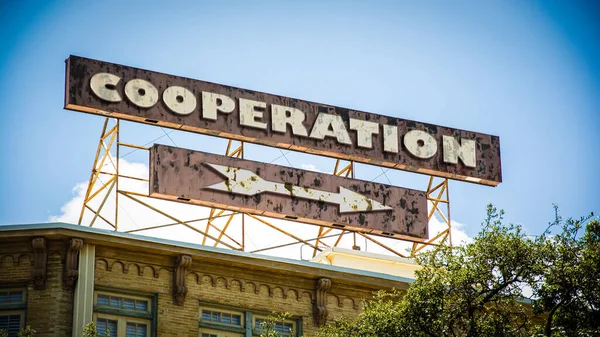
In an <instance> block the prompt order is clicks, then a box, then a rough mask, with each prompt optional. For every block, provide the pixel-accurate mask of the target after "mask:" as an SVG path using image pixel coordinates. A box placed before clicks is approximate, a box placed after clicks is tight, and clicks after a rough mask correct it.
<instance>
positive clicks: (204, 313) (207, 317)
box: [202, 310, 210, 321]
mask: <svg viewBox="0 0 600 337" xmlns="http://www.w3.org/2000/svg"><path fill="white" fill-rule="evenodd" d="M202 320H203V321H210V311H208V310H202Z"/></svg>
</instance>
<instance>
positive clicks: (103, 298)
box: [98, 295, 108, 305]
mask: <svg viewBox="0 0 600 337" xmlns="http://www.w3.org/2000/svg"><path fill="white" fill-rule="evenodd" d="M98 305H108V296H107V295H98Z"/></svg>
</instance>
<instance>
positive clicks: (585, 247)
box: [318, 205, 600, 337]
mask: <svg viewBox="0 0 600 337" xmlns="http://www.w3.org/2000/svg"><path fill="white" fill-rule="evenodd" d="M503 215H504V213H503V211H499V210H497V209H496V208H495V207H493V206H492V205H490V206H488V209H487V216H486V218H485V220H484V222H483V223H482V228H481V231H480V232H479V233H478V235H477V236H476V237H475V238H474V241H473V242H472V243H470V244H466V245H464V246H455V247H453V248H447V247H441V248H439V249H437V250H433V251H430V252H426V253H424V254H422V255H420V256H419V257H417V261H418V262H419V264H421V265H422V269H420V270H418V271H417V272H416V273H415V276H416V279H415V281H414V283H413V284H411V286H410V288H409V289H408V291H406V292H400V291H397V290H394V291H391V292H379V293H377V294H376V295H375V297H374V298H373V299H372V300H370V301H368V302H367V303H365V310H364V311H363V312H362V313H361V314H360V315H359V317H358V318H357V319H354V320H346V319H339V320H336V321H335V322H333V323H332V324H329V325H328V326H326V327H324V328H323V329H321V331H320V332H319V333H318V336H320V337H342V336H344V337H392V336H393V337H396V336H531V335H538V336H563V335H564V336H591V335H599V334H600V328H599V324H600V316H599V312H600V281H599V280H600V246H599V242H600V223H599V222H598V221H597V220H593V221H589V222H588V220H589V218H582V219H580V220H577V221H574V220H572V219H568V220H566V221H564V220H563V219H562V218H560V217H559V216H558V213H557V217H556V220H555V221H554V222H553V223H552V225H551V226H550V228H549V230H548V231H546V233H544V234H543V235H541V236H539V237H530V236H527V235H525V233H523V231H522V228H521V227H520V226H518V225H512V224H508V225H506V224H504V222H503ZM585 223H587V229H586V231H585V234H584V235H583V236H579V235H578V233H579V230H580V229H581V227H582V226H583V225H584V224H585ZM557 227H558V228H560V229H561V231H560V233H558V234H556V235H551V229H555V228H557Z"/></svg>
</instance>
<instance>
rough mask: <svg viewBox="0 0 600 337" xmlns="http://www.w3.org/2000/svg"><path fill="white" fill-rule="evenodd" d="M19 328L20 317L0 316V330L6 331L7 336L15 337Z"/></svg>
mask: <svg viewBox="0 0 600 337" xmlns="http://www.w3.org/2000/svg"><path fill="white" fill-rule="evenodd" d="M20 328H21V315H6V316H0V330H6V331H8V336H10V337H16V336H17V333H19V330H20Z"/></svg>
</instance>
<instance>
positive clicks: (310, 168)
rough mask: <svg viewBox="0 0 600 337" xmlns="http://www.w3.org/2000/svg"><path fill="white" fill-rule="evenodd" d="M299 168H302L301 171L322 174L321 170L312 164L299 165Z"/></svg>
mask: <svg viewBox="0 0 600 337" xmlns="http://www.w3.org/2000/svg"><path fill="white" fill-rule="evenodd" d="M300 168H302V169H303V170H307V171H313V172H323V171H321V170H319V169H318V168H317V167H316V166H315V165H313V164H302V165H300Z"/></svg>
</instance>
